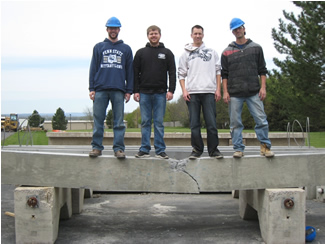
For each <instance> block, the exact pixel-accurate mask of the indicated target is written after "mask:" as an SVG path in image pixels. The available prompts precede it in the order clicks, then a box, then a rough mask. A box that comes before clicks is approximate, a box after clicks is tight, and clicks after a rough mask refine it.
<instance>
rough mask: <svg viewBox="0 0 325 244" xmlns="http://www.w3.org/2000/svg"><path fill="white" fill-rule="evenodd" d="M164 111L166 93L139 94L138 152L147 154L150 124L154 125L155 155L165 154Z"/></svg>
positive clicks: (148, 150)
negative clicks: (139, 129) (139, 139)
mask: <svg viewBox="0 0 325 244" xmlns="http://www.w3.org/2000/svg"><path fill="white" fill-rule="evenodd" d="M165 111H166V93H154V94H146V93H140V112H141V134H142V138H141V147H140V151H142V152H145V153H149V152H150V149H151V146H150V136H151V123H152V119H153V124H154V147H155V151H156V154H160V153H162V152H165V149H166V145H165V142H164V124H163V123H164V116H165Z"/></svg>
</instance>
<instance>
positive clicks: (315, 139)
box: [1, 127, 325, 148]
mask: <svg viewBox="0 0 325 244" xmlns="http://www.w3.org/2000/svg"><path fill="white" fill-rule="evenodd" d="M88 131H89V132H91V131H92V130H88ZM105 131H106V132H112V131H113V130H112V129H106V130H105ZM126 131H127V132H141V130H140V129H138V128H128V129H127V130H126ZM67 132H69V131H67ZM73 132H76V131H73ZM82 132H85V131H82ZM165 132H183V133H184V132H191V131H190V129H188V128H181V127H165ZM205 132H206V130H205V129H202V133H205ZM244 132H246V133H248V132H251V133H252V132H254V130H244ZM219 133H229V129H225V130H219ZM270 133H272V132H270ZM283 133H286V132H283ZM32 137H33V145H48V138H47V137H46V132H44V131H34V132H32ZM19 140H20V142H21V144H22V145H31V136H30V135H29V134H28V133H25V132H20V133H19V138H18V132H16V133H15V134H13V135H12V136H10V137H8V138H6V140H5V144H4V145H5V146H7V145H19ZM2 144H3V142H1V145H2ZM310 145H311V146H312V147H315V148H325V132H310Z"/></svg>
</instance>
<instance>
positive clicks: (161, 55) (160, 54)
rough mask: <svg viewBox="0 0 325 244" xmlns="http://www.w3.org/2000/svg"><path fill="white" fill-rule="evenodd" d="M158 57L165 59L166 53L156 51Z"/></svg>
mask: <svg viewBox="0 0 325 244" xmlns="http://www.w3.org/2000/svg"><path fill="white" fill-rule="evenodd" d="M158 58H159V59H166V55H165V54H164V53H158Z"/></svg>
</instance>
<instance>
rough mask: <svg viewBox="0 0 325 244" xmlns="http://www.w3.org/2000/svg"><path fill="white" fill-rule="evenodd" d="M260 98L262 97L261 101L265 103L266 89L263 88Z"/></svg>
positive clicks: (259, 94)
mask: <svg viewBox="0 0 325 244" xmlns="http://www.w3.org/2000/svg"><path fill="white" fill-rule="evenodd" d="M258 96H259V97H260V99H261V101H264V99H265V98H266V89H265V88H261V89H260V92H259V93H258Z"/></svg>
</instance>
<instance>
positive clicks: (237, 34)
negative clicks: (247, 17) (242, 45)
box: [232, 26, 245, 39]
mask: <svg viewBox="0 0 325 244" xmlns="http://www.w3.org/2000/svg"><path fill="white" fill-rule="evenodd" d="M232 33H233V34H234V36H235V37H236V38H237V39H240V38H243V37H245V27H244V26H240V27H238V28H236V29H234V30H233V31H232Z"/></svg>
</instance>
